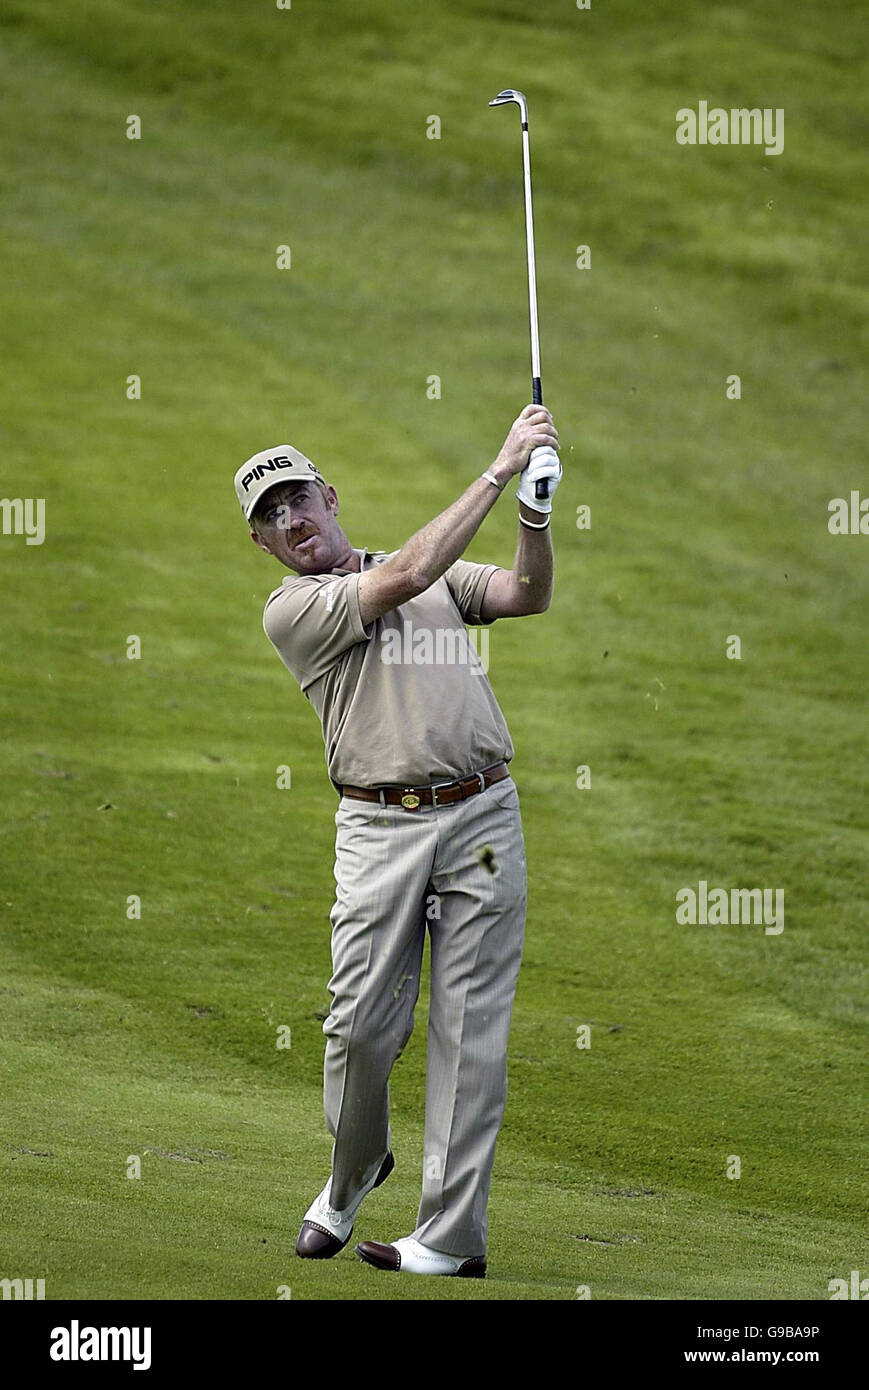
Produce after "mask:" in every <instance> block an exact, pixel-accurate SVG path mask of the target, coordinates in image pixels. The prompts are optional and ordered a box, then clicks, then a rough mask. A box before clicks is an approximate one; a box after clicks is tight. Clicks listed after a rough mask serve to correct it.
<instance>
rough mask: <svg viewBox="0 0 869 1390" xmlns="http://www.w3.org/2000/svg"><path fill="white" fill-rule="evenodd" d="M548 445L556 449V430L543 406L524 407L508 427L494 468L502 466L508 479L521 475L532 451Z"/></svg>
mask: <svg viewBox="0 0 869 1390" xmlns="http://www.w3.org/2000/svg"><path fill="white" fill-rule="evenodd" d="M544 444H549V445H550V446H551V447H552V448H553V449H557V448H558V430H557V429H556V428H555V425H554V424H553V422H552V416H551V415H550V413H549V411H548V410H547V409H546V406H545V405H526V407H525V409H524V410H523V411H522V413H521V414H520V415H518V416H517V417H516V419H515V420H514V421H513V423H512V425H511V426H510V432H509V434H508V435H507V438H506V439H505V440H504V443H503V444H502V446H501V451H500V453H499V454H498V457H497V458H496V460H495V464H494V467H495V468H497V467H498V465H499V464H500V465H502V466H503V467H504V469H505V470H506V471H507V475H508V476H509V477H513V476H514V475H515V474H516V473H521V472H522V469H523V468H524V467H525V465H526V464H527V462H528V459H529V457H530V455H531V451H532V450H533V449H537V448H539V447H540V446H541V445H544Z"/></svg>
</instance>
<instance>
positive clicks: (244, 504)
mask: <svg viewBox="0 0 869 1390" xmlns="http://www.w3.org/2000/svg"><path fill="white" fill-rule="evenodd" d="M308 478H318V479H319V481H320V482H321V483H325V481H326V479H325V478H324V477H323V475H322V474H321V473H320V470H319V469H318V468H316V467H315V465H314V464H313V463H312V462H311V460H310V459H309V458H305V455H304V454H301V453H299V450H298V449H294V448H293V446H292V444H276V445H275V446H274V448H273V449H262V450H261V451H260V453H258V454H254V455H253V456H252V457H251V458H249V459H248V460H247V462H246V463H243V464H242V465H241V468H239V470H238V472H237V473H236V475H235V495H236V497H237V498H238V502H239V506H240V507H241V510H242V511H243V512H244V515H245V519H246V520H247V521H250V518H251V514H252V513H253V509H254V507H255V506H256V504H257V502H258V501H259V500H260V498H261V497H262V495H263V493H264V492H268V490H269V488H272V487H274V486H275V485H276V484H277V483H300V482H304V481H305V480H307V479H308Z"/></svg>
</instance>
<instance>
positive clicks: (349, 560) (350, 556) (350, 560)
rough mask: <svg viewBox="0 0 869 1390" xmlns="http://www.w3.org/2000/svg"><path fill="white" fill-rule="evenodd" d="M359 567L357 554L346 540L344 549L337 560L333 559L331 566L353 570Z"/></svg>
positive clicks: (337, 568)
mask: <svg viewBox="0 0 869 1390" xmlns="http://www.w3.org/2000/svg"><path fill="white" fill-rule="evenodd" d="M361 567H362V566H361V564H360V560H359V556H358V555H357V554H356V551H355V550H354V549H353V547H352V545H351V544H350V542H349V541H347V549H346V551H345V552H344V554H343V555H342V556H341V558H340V559H339V560H336V561H335V564H334V565H333V566H332V568H333V569H336V570H353V571H354V572H355V571H357V570H359V569H361Z"/></svg>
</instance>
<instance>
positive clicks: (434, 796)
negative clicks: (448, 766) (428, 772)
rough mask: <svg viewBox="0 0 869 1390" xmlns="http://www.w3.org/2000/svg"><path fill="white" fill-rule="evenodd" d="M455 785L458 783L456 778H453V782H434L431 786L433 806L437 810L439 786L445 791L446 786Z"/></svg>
mask: <svg viewBox="0 0 869 1390" xmlns="http://www.w3.org/2000/svg"><path fill="white" fill-rule="evenodd" d="M455 785H456V782H455V780H453V781H452V782H434V783H433V784H432V787H431V804H432V808H433V809H434V810H435V811H436V810H437V808H438V787H440V789H441V791H443V789H444V787H454V786H455Z"/></svg>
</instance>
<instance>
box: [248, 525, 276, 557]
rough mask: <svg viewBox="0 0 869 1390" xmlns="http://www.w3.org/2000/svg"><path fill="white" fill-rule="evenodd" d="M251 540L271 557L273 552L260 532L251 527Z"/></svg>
mask: <svg viewBox="0 0 869 1390" xmlns="http://www.w3.org/2000/svg"><path fill="white" fill-rule="evenodd" d="M250 538H251V540H252V541H253V543H254V545H255V546H256V547H257V549H258V550H264V551H265V553H266V555H271V553H272V552H271V551H270V550H269V548H268V546H267V545H266V543H265V541H264V540H263V538H262V536H261V535H260V533H259V531H254V529H253V527H251V532H250Z"/></svg>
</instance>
